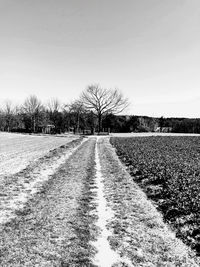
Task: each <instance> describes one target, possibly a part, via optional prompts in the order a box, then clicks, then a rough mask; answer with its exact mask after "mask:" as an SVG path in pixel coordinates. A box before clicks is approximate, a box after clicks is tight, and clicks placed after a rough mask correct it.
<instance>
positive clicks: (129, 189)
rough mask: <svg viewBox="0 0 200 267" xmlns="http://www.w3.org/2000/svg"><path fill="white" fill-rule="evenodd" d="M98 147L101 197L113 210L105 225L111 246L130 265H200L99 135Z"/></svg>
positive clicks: (107, 141)
mask: <svg viewBox="0 0 200 267" xmlns="http://www.w3.org/2000/svg"><path fill="white" fill-rule="evenodd" d="M99 147H100V154H99V155H100V162H101V166H102V174H103V177H104V186H105V196H106V199H107V201H108V204H109V206H110V208H111V209H112V210H113V211H114V213H115V216H114V218H113V219H112V221H111V222H110V224H109V230H110V231H112V236H111V237H110V244H111V246H112V247H113V249H115V250H116V251H117V252H118V253H119V254H120V256H122V257H127V258H128V259H129V260H130V261H131V262H132V266H152V267H153V266H185V267H186V266H187V267H188V266H190V267H195V266H196V267H197V266H200V262H199V260H198V259H197V258H196V257H195V255H194V253H193V252H192V251H191V250H190V249H189V248H188V247H187V246H186V245H184V244H183V243H182V242H181V241H180V240H179V239H177V238H176V237H175V234H174V233H173V232H172V231H171V230H170V229H169V227H168V226H167V225H166V224H164V222H163V219H162V216H161V214H160V213H159V212H158V211H157V210H156V208H155V207H154V206H153V204H152V203H151V202H150V201H149V200H147V197H146V195H145V194H144V193H143V192H142V191H141V189H140V188H139V187H138V186H137V185H136V184H135V183H134V182H133V180H132V177H131V176H130V175H129V174H128V173H127V171H126V170H125V168H124V167H123V165H122V164H121V163H120V161H119V159H118V158H117V156H116V154H115V151H114V149H113V148H112V147H111V145H110V144H109V140H108V138H107V139H106V138H102V139H101V143H100V146H99ZM122 266H123V265H122Z"/></svg>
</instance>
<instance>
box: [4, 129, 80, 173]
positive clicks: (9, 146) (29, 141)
mask: <svg viewBox="0 0 200 267" xmlns="http://www.w3.org/2000/svg"><path fill="white" fill-rule="evenodd" d="M74 139H77V137H76V136H74V135H69V136H66V137H55V136H49V135H48V136H37V135H23V134H14V133H5V132H0V178H1V177H2V176H5V175H9V174H14V173H16V172H19V171H20V170H22V169H24V168H25V167H26V166H27V165H28V164H29V163H31V162H33V161H35V160H37V159H38V158H40V157H42V156H44V155H45V154H47V153H48V152H49V151H50V150H52V149H55V148H57V147H59V146H61V145H64V144H66V143H68V142H70V141H72V140H74Z"/></svg>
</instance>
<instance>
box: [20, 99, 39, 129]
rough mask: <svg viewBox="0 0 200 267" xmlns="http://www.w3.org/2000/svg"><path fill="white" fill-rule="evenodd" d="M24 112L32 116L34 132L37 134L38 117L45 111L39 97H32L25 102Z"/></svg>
mask: <svg viewBox="0 0 200 267" xmlns="http://www.w3.org/2000/svg"><path fill="white" fill-rule="evenodd" d="M22 110H23V112H25V113H26V114H28V115H29V116H30V118H31V127H32V130H33V132H36V122H37V117H38V114H39V113H40V112H41V111H42V110H43V106H42V104H41V101H40V100H39V99H38V98H37V96H35V95H31V96H29V97H28V98H27V99H26V100H25V102H24V104H23V106H22Z"/></svg>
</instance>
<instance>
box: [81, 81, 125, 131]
mask: <svg viewBox="0 0 200 267" xmlns="http://www.w3.org/2000/svg"><path fill="white" fill-rule="evenodd" d="M80 99H81V101H82V103H83V105H84V106H85V108H86V109H88V110H91V111H93V112H94V114H96V116H97V118H98V132H100V131H101V128H102V118H103V116H104V115H106V114H118V113H120V112H122V111H124V110H125V109H126V108H127V107H128V105H129V103H128V99H127V98H124V97H123V95H122V93H121V92H119V90H117V89H114V90H113V89H104V88H101V87H99V85H90V86H88V87H87V88H86V90H85V91H84V92H83V93H82V95H81V98H80Z"/></svg>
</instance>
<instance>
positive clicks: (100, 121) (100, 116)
mask: <svg viewBox="0 0 200 267" xmlns="http://www.w3.org/2000/svg"><path fill="white" fill-rule="evenodd" d="M101 128H102V114H98V133H100V132H101Z"/></svg>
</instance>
